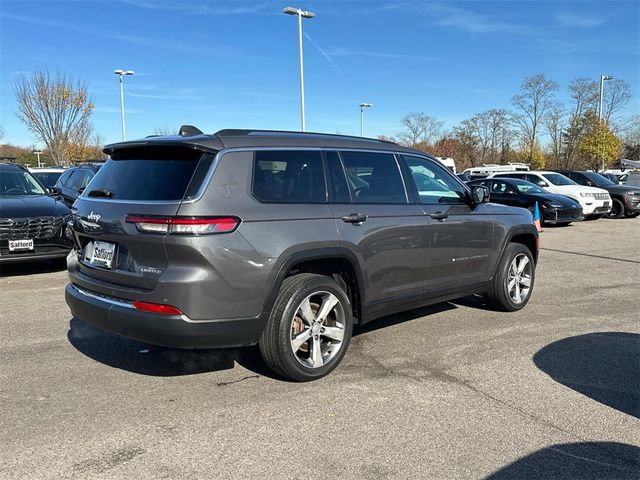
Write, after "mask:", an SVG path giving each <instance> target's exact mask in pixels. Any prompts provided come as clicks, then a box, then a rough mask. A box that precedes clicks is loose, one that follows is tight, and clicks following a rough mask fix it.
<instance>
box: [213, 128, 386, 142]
mask: <svg viewBox="0 0 640 480" xmlns="http://www.w3.org/2000/svg"><path fill="white" fill-rule="evenodd" d="M214 135H216V136H218V137H240V136H243V135H264V136H268V135H297V136H322V137H337V138H349V139H351V140H358V141H360V142H379V143H390V144H392V145H397V144H396V142H392V141H390V140H380V139H377V138H369V137H356V136H354V135H340V134H338V133H319V132H300V131H294V130H258V129H236V128H225V129H224V130H219V131H217V132H216V133H214Z"/></svg>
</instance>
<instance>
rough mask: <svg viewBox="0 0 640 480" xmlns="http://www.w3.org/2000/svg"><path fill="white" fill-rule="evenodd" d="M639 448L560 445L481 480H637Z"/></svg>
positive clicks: (541, 451) (587, 444)
mask: <svg viewBox="0 0 640 480" xmlns="http://www.w3.org/2000/svg"><path fill="white" fill-rule="evenodd" d="M639 468H640V448H638V447H635V446H633V445H628V444H626V443H617V442H582V443H563V444H559V445H552V446H551V447H547V448H543V449H542V450H538V451H537V452H534V453H532V454H531V455H527V456H526V457H523V458H521V459H519V460H517V461H515V462H513V463H511V464H510V465H507V466H506V467H503V468H501V469H500V470H498V471H496V472H494V473H492V474H491V475H489V476H488V477H486V479H485V480H507V479H508V480H533V479H536V480H542V479H544V480H547V479H548V480H552V479H576V480H578V479H579V480H605V479H611V480H613V479H615V480H632V479H633V480H637V479H638V477H639V475H638V473H639Z"/></svg>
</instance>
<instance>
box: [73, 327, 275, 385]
mask: <svg viewBox="0 0 640 480" xmlns="http://www.w3.org/2000/svg"><path fill="white" fill-rule="evenodd" d="M67 338H68V339H69V343H71V345H73V347H74V348H75V349H76V350H78V351H79V352H81V353H82V354H84V355H86V356H87V357H89V358H92V359H93V360H95V361H97V362H100V363H103V364H105V365H109V366H110V367H114V368H119V369H121V370H127V371H129V372H133V373H138V374H141V375H151V376H156V377H175V376H182V375H194V374H198V373H211V372H216V371H221V370H229V369H232V368H233V367H234V366H235V363H236V362H237V363H238V364H240V365H242V366H243V367H244V368H246V369H247V370H250V371H252V372H253V373H256V374H257V375H260V376H266V377H272V378H279V377H276V376H275V375H274V374H273V373H271V371H270V370H268V369H267V367H266V366H265V365H264V364H263V363H262V359H261V358H260V354H259V352H258V351H257V349H256V348H255V347H246V348H228V349H206V350H205V349H203V350H183V349H175V348H167V347H159V346H155V345H149V344H146V343H143V342H139V341H137V340H132V339H130V338H126V337H123V336H121V335H116V334H115V333H111V332H107V331H106V330H102V329H100V328H98V327H95V326H93V325H90V324H88V323H85V322H83V321H82V320H79V319H77V318H72V319H71V320H70V321H69V331H68V332H67Z"/></svg>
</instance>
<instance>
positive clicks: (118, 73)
mask: <svg viewBox="0 0 640 480" xmlns="http://www.w3.org/2000/svg"><path fill="white" fill-rule="evenodd" d="M113 73H115V74H116V75H124V70H120V69H118V70H114V71H113Z"/></svg>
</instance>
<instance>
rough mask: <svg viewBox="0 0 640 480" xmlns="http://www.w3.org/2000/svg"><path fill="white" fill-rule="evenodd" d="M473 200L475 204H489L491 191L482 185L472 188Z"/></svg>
mask: <svg viewBox="0 0 640 480" xmlns="http://www.w3.org/2000/svg"><path fill="white" fill-rule="evenodd" d="M471 200H472V201H473V203H474V204H476V205H477V204H479V203H487V202H488V201H489V189H488V188H487V187H483V186H482V185H475V186H473V187H471Z"/></svg>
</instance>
